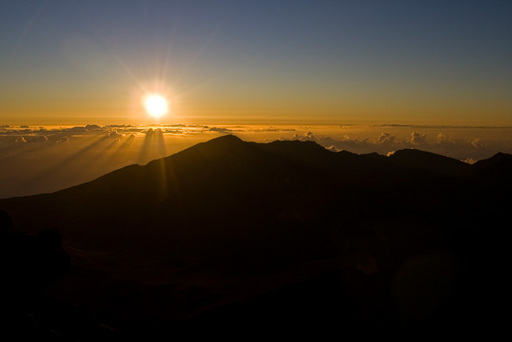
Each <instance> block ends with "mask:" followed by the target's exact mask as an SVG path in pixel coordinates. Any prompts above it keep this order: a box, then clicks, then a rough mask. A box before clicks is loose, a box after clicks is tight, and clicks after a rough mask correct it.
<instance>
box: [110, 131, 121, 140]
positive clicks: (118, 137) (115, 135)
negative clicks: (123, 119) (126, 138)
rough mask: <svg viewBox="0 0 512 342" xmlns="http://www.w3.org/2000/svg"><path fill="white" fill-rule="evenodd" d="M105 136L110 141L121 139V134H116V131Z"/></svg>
mask: <svg viewBox="0 0 512 342" xmlns="http://www.w3.org/2000/svg"><path fill="white" fill-rule="evenodd" d="M107 136H108V137H109V138H111V139H121V137H122V136H123V135H122V134H120V133H117V131H115V130H114V131H111V132H108V133H107Z"/></svg>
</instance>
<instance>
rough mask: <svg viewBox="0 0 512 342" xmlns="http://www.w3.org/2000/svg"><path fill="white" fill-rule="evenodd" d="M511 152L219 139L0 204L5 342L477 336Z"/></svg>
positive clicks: (501, 261)
mask: <svg viewBox="0 0 512 342" xmlns="http://www.w3.org/2000/svg"><path fill="white" fill-rule="evenodd" d="M511 190H512V156H511V155H506V154H497V155H495V156H493V157H491V158H489V159H487V160H482V161H480V162H477V163H475V164H473V165H468V164H465V163H463V162H460V161H457V160H454V159H450V158H447V157H443V156H439V155H435V154H431V153H428V152H423V151H418V150H401V151H397V152H396V153H394V154H393V155H391V156H389V157H385V156H381V155H378V154H368V155H356V154H352V153H349V152H345V151H342V152H338V153H334V152H330V151H327V150H325V149H324V148H322V147H321V146H319V145H317V144H315V143H313V142H299V141H276V142H273V143H270V144H257V143H249V142H244V141H241V140H240V139H238V138H237V137H234V136H224V137H221V138H217V139H214V140H211V141H209V142H206V143H202V144H198V145H196V146H194V147H191V148H189V149H187V150H184V151H182V152H180V153H177V154H175V155H172V156H170V157H167V158H164V159H160V160H155V161H153V162H151V163H149V164H147V165H145V166H139V165H132V166H128V167H125V168H123V169H120V170H118V171H115V172H112V173H110V174H107V175H105V176H103V177H101V178H98V179H96V180H94V181H92V182H89V183H86V184H82V185H79V186H76V187H72V188H69V189H66V190H62V191H59V192H56V193H52V194H44V195H38V196H30V197H20V198H11V199H4V200H0V208H1V209H2V210H3V212H0V214H1V215H0V226H1V230H2V231H1V236H0V239H1V247H2V250H1V254H0V255H1V258H2V260H1V265H2V272H3V275H2V279H3V280H2V283H3V286H4V287H5V289H2V297H3V298H2V302H3V303H5V305H3V307H2V311H3V312H2V314H3V315H4V316H5V317H7V318H5V319H3V321H2V324H3V326H4V327H3V328H2V330H1V332H0V335H1V336H5V337H8V338H10V339H14V338H20V339H26V338H34V339H35V338H42V337H45V338H52V339H55V340H62V341H76V340H81V341H84V340H102V339H106V340H127V339H133V338H137V337H138V338H148V339H152V338H153V339H154V338H156V337H157V336H161V335H163V336H164V337H168V338H169V339H175V340H184V339H192V338H200V337H203V338H206V337H208V338H211V337H216V336H223V337H229V338H236V339H239V340H244V339H247V338H251V337H262V338H266V337H269V338H275V337H283V338H293V337H302V338H304V337H310V338H327V337H331V338H332V337H333V336H334V337H339V338H344V337H347V336H354V335H353V334H356V336H359V337H367V336H369V337H382V336H385V335H393V336H394V337H396V338H400V337H404V338H408V339H409V338H415V337H418V336H422V337H423V336H432V337H439V336H446V337H448V336H453V337H462V336H475V334H485V335H486V336H489V335H492V334H495V333H497V332H498V331H499V330H500V329H502V328H503V327H506V323H505V318H506V317H505V316H504V315H503V314H502V313H501V309H500V308H502V307H508V305H507V304H506V303H505V291H504V289H503V288H504V287H505V286H504V283H503V277H504V276H503V274H506V272H507V271H508V269H509V265H508V263H507V262H506V260H508V257H505V251H506V250H507V249H506V247H505V243H506V242H505V241H506V239H505V237H506V236H508V234H506V232H507V231H508V230H509V229H510V210H511V209H512V206H511V204H512V192H511Z"/></svg>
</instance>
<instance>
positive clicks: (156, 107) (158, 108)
mask: <svg viewBox="0 0 512 342" xmlns="http://www.w3.org/2000/svg"><path fill="white" fill-rule="evenodd" d="M144 108H146V112H148V114H149V115H151V116H152V117H154V118H157V119H158V118H160V117H162V116H164V115H165V114H167V111H168V110H169V105H168V104H167V100H166V99H165V97H163V96H162V95H160V94H148V95H146V96H145V97H144Z"/></svg>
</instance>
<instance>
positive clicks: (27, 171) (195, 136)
mask: <svg viewBox="0 0 512 342" xmlns="http://www.w3.org/2000/svg"><path fill="white" fill-rule="evenodd" d="M225 134H234V135H237V136H239V137H240V138H241V139H242V140H245V141H255V142H261V143H266V142H272V141H275V140H310V141H315V142H317V143H318V144H320V145H322V146H324V147H325V148H327V149H329V150H331V151H334V152H336V151H341V150H347V151H350V152H354V153H358V154H362V153H371V152H377V153H379V154H382V155H388V154H389V153H392V152H393V151H397V150H400V149H404V148H415V149H420V150H425V151H429V152H434V153H438V154H442V155H446V156H449V157H452V158H455V159H459V160H463V161H466V162H468V163H473V162H475V161H477V160H481V159H485V158H489V157H491V156H492V155H494V154H496V153H497V152H504V153H512V128H486V127H476V128H472V127H427V126H406V125H384V126H298V125H295V126H291V125H289V126H284V125H276V126H265V125H213V126H209V125H184V124H176V125H151V126H132V125H107V126H100V125H95V124H90V125H84V126H66V127H56V126H45V127H39V126H37V127H36V126H8V125H2V126H0V180H1V182H0V198H4V197H11V196H20V195H31V194H37V193H44V192H52V191H57V190H59V189H63V188H66V187H70V186H73V185H76V184H80V183H83V182H86V181H90V180H93V179H94V178H97V177H99V176H102V175H104V174H106V173H108V172H111V171H113V170H115V169H119V168H121V167H124V166H127V165H130V164H135V163H138V164H145V163H148V162H149V161H151V160H153V159H157V158H162V157H166V156H168V155H171V154H174V153H176V152H179V151H181V150H183V149H186V148H188V147H190V146H193V145H195V144H197V143H199V142H203V141H207V140H210V139H212V138H215V137H218V136H221V135H225Z"/></svg>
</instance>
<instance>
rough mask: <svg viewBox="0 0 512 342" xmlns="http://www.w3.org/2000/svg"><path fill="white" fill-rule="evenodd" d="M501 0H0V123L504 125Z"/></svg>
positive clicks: (509, 65) (507, 107)
mask: <svg viewBox="0 0 512 342" xmlns="http://www.w3.org/2000/svg"><path fill="white" fill-rule="evenodd" d="M510 18H512V3H511V2H510V1H450V2H446V1H428V2H424V1H421V2H420V1H140V0H139V1H60V0H53V1H52V0H48V1H5V2H4V3H3V9H2V12H1V13H0V75H1V77H0V121H4V122H8V123H16V122H19V123H32V121H34V122H36V121H37V122H38V123H59V122H60V121H62V122H63V123H71V122H76V123H84V122H91V121H95V120H96V121H97V120H100V121H103V122H109V121H112V122H115V123H122V122H130V123H131V122H134V121H137V120H140V121H143V120H145V119H146V118H145V117H144V113H143V110H142V108H140V97H141V96H142V93H144V92H148V91H151V92H153V91H155V90H157V91H163V92H165V94H166V96H167V97H168V98H169V101H170V102H171V106H172V108H173V111H172V113H170V115H169V116H168V118H167V120H169V121H173V122H177V121H187V120H188V121H197V122H199V121H205V122H214V121H225V122H227V123H237V122H251V121H258V122H265V120H268V121H269V122H271V121H275V120H277V121H280V122H290V123H295V122H310V123H315V122H330V123H338V122H345V121H376V122H379V121H382V122H412V123H422V122H424V123H442V124H454V125H461V124H476V125H482V124H484V125H485V124H488V125H512V100H511V98H512V96H510V95H511V94H510V93H511V89H512V44H511V43H512V20H510Z"/></svg>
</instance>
